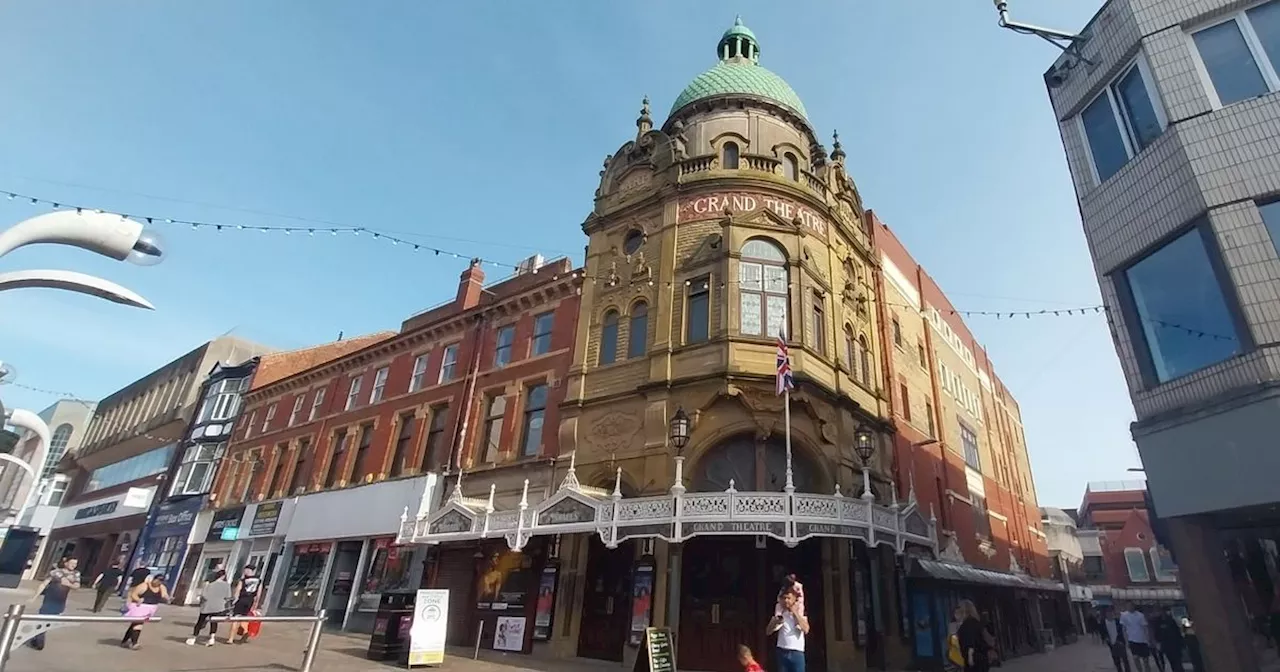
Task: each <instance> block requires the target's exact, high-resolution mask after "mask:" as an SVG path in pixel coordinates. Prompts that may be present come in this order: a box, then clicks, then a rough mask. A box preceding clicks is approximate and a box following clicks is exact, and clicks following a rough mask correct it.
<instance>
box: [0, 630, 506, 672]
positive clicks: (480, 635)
mask: <svg viewBox="0 0 1280 672" xmlns="http://www.w3.org/2000/svg"><path fill="white" fill-rule="evenodd" d="M483 639H484V621H480V632H477V633H476V651H475V653H473V654H471V660H480V642H481V640H483ZM0 672H3V671H0Z"/></svg>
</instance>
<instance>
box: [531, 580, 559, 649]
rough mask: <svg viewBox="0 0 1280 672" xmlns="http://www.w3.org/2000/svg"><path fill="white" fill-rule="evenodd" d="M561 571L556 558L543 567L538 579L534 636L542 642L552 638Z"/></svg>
mask: <svg viewBox="0 0 1280 672" xmlns="http://www.w3.org/2000/svg"><path fill="white" fill-rule="evenodd" d="M559 571H560V567H559V565H557V564H556V563H555V561H554V560H552V561H550V562H548V563H547V566H545V567H543V568H542V576H541V577H540V578H539V580H538V602H537V605H536V607H535V608H534V612H533V613H534V615H533V638H534V639H535V640H537V641H540V642H545V641H547V640H549V639H551V623H552V621H553V619H554V616H555V606H556V576H557V574H558V573H559Z"/></svg>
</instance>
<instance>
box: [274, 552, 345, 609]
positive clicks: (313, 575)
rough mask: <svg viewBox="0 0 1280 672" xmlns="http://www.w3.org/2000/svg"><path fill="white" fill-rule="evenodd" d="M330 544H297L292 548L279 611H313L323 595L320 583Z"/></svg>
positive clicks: (322, 578) (327, 559)
mask: <svg viewBox="0 0 1280 672" xmlns="http://www.w3.org/2000/svg"><path fill="white" fill-rule="evenodd" d="M331 548H332V544H329V543H321V544H298V545H296V546H294V547H293V557H292V558H290V560H289V571H288V573H287V574H285V584H284V589H283V591H281V595H280V608H281V609H298V610H313V609H315V608H316V604H317V602H318V601H319V600H320V596H321V595H322V594H323V592H324V591H323V590H322V587H321V585H320V583H321V581H323V580H324V568H325V565H326V564H327V563H328V561H329V552H330V550H331Z"/></svg>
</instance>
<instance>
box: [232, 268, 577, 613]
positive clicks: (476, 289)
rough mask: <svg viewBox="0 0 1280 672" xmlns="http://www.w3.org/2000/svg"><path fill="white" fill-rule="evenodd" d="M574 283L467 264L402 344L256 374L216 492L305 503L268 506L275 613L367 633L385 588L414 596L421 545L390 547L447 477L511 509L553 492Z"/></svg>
mask: <svg viewBox="0 0 1280 672" xmlns="http://www.w3.org/2000/svg"><path fill="white" fill-rule="evenodd" d="M538 261H540V259H539V260H538ZM579 283H580V279H579V278H578V274H575V273H574V272H573V269H572V268H571V266H570V264H569V262H568V261H567V260H563V259H562V260H557V261H553V262H550V263H548V264H546V265H543V266H541V267H539V268H537V271H536V272H522V273H518V274H517V275H515V276H513V277H511V278H508V279H506V280H503V281H501V282H498V283H495V284H492V285H490V286H487V287H486V286H485V285H484V272H483V271H482V270H481V267H480V264H479V262H475V261H473V262H472V264H471V266H470V268H468V269H467V270H466V271H465V272H464V273H462V275H461V279H460V281H459V284H458V290H457V294H456V296H455V297H454V298H453V299H452V300H451V301H449V302H448V303H445V304H442V305H440V306H437V307H435V308H432V309H430V310H427V311H425V312H422V313H419V314H417V315H414V316H412V317H410V318H409V319H407V320H405V321H404V323H403V324H402V326H401V328H400V331H399V333H398V334H395V335H393V336H391V337H389V338H386V339H385V340H381V341H378V342H376V343H374V344H372V345H369V346H366V347H364V348H361V349H359V350H357V351H355V352H352V353H350V354H348V355H346V356H344V357H341V358H338V359H334V360H331V361H328V362H326V363H323V364H320V365H318V366H315V367H313V368H310V369H307V370H305V371H302V372H300V373H296V374H293V375H288V376H285V377H280V378H278V379H275V380H271V378H272V377H271V376H269V375H266V374H267V373H268V372H260V374H259V376H258V377H256V378H255V385H254V387H253V389H252V390H251V391H250V392H249V393H248V394H247V395H246V397H245V408H244V411H243V412H242V414H241V416H240V417H241V421H240V422H239V423H238V425H237V427H236V431H235V434H234V436H233V439H232V441H231V443H230V445H229V447H228V456H227V458H226V459H225V460H224V462H223V465H222V468H221V469H220V473H219V474H218V476H217V481H216V483H215V488H214V492H215V493H216V494H215V502H216V506H218V507H219V508H223V509H226V508H229V507H237V506H249V507H254V510H255V511H262V510H268V509H267V508H266V507H264V503H269V502H272V501H273V500H282V499H284V500H288V498H291V497H297V500H296V504H295V503H291V502H288V501H285V502H283V503H282V504H280V505H279V506H277V505H276V504H271V506H270V507H269V510H270V511H272V514H271V515H272V516H277V517H278V522H276V523H275V528H274V529H273V530H272V533H273V534H275V535H277V536H283V537H284V540H285V541H286V542H287V545H286V546H285V547H284V553H283V555H284V556H285V557H283V558H282V560H283V561H284V562H285V563H287V564H286V566H287V567H288V569H287V571H286V572H285V573H284V574H282V575H280V576H281V578H282V579H283V580H279V581H276V582H275V583H274V584H273V585H272V594H271V595H270V596H269V597H268V599H271V600H273V602H272V603H271V604H270V605H268V606H269V607H271V608H273V609H283V610H293V609H310V608H314V607H316V606H317V605H320V606H323V607H325V608H327V609H329V610H330V613H331V614H332V613H334V610H335V609H336V610H338V611H339V612H340V613H342V614H343V616H342V618H341V619H340V620H341V622H343V623H345V624H346V625H347V626H348V627H354V628H357V629H363V628H366V627H368V625H369V623H368V621H370V620H371V616H370V618H366V619H363V620H360V621H359V622H358V623H357V622H356V620H353V619H351V618H350V617H351V616H352V615H357V614H361V613H362V612H369V611H370V610H373V609H376V601H377V596H378V594H380V593H381V592H384V591H385V590H389V589H390V588H401V587H408V586H410V585H411V586H412V587H413V588H417V587H418V584H419V583H420V581H421V578H420V571H421V565H422V562H421V558H419V559H418V560H417V561H411V560H410V557H411V556H413V555H415V553H418V552H424V551H425V549H421V551H415V550H414V549H402V550H396V549H394V548H391V542H392V541H393V540H394V537H395V534H396V532H397V531H398V525H399V520H400V518H399V517H400V515H401V514H402V513H404V512H406V509H407V513H408V514H409V515H414V514H416V513H418V512H421V511H422V510H423V509H425V508H427V507H430V506H432V505H433V504H434V503H438V502H439V501H440V499H441V497H442V495H443V491H444V490H446V489H447V488H451V487H453V486H454V484H455V480H453V479H448V482H447V484H446V479H445V477H444V475H445V474H449V473H456V472H457V471H458V468H459V466H461V467H462V469H464V470H465V473H466V485H465V487H466V490H467V492H468V493H469V494H473V495H478V494H481V493H486V494H487V493H488V492H489V490H490V486H493V490H494V496H495V498H496V499H497V500H510V499H511V498H516V499H518V498H519V497H520V496H521V493H522V486H523V483H524V482H525V480H526V479H527V480H529V481H530V482H531V484H532V487H534V488H544V489H545V488H550V487H552V486H551V485H550V484H551V482H552V477H553V475H554V471H555V466H554V460H555V458H556V456H557V454H558V448H557V440H556V439H557V436H556V431H555V428H556V427H557V424H558V418H557V409H558V406H559V404H560V402H561V401H562V400H563V398H564V386H563V383H562V381H563V380H564V378H565V372H566V371H567V370H568V369H569V366H570V363H571V358H572V349H573V342H574V336H575V333H576V331H575V330H576V324H577V317H578V304H579V298H578V297H579V291H578V287H579ZM289 506H293V510H292V511H291V512H290V514H291V515H289V516H288V517H289V520H288V521H286V520H285V517H286V516H285V515H282V514H281V513H280V512H281V511H282V510H283V509H286V508H288V507H289ZM254 515H257V514H256V513H254V514H253V515H250V514H248V513H246V515H245V518H246V522H245V523H244V524H243V527H248V526H249V523H248V522H247V520H248V519H249V518H251V517H253V516H254ZM467 562H468V566H469V567H470V565H472V564H474V561H473V560H472V559H470V556H468V561H467ZM415 565H416V568H415ZM357 582H358V583H357ZM454 606H455V607H457V608H464V607H466V600H462V599H459V600H457V601H456V604H455V605H454ZM465 617H466V615H465V614H463V613H459V614H455V615H452V616H451V621H453V619H454V618H465ZM335 620H338V619H335ZM455 622H456V621H455Z"/></svg>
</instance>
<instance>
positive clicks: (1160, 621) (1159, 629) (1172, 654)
mask: <svg viewBox="0 0 1280 672" xmlns="http://www.w3.org/2000/svg"><path fill="white" fill-rule="evenodd" d="M1152 629H1153V630H1154V632H1155V640H1156V645H1157V646H1159V647H1160V651H1161V653H1163V654H1164V657H1165V658H1166V659H1168V661H1169V671H1170V672H1182V646H1183V640H1184V638H1183V635H1182V626H1181V625H1179V624H1178V619H1176V618H1174V617H1173V612H1172V611H1171V610H1170V609H1169V608H1168V607H1165V608H1164V611H1163V612H1162V613H1161V614H1160V615H1159V616H1157V617H1156V622H1155V626H1154V627H1153V628H1152Z"/></svg>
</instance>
